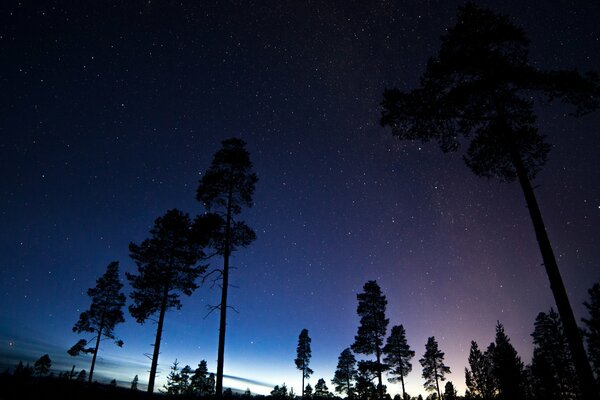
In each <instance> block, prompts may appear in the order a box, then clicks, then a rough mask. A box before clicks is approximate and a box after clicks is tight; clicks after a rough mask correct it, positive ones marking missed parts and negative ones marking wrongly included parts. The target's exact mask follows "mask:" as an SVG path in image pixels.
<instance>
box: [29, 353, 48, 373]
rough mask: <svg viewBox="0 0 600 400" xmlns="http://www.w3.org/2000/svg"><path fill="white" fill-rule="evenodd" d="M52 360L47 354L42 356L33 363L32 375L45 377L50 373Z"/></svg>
mask: <svg viewBox="0 0 600 400" xmlns="http://www.w3.org/2000/svg"><path fill="white" fill-rule="evenodd" d="M51 367H52V360H51V359H50V356H49V355H48V354H44V355H43V356H41V357H40V358H38V359H37V360H36V362H35V363H33V374H34V375H35V376H46V375H48V374H49V373H50V368H51Z"/></svg>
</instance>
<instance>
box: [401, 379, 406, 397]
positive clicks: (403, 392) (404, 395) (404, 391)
mask: <svg viewBox="0 0 600 400" xmlns="http://www.w3.org/2000/svg"><path fill="white" fill-rule="evenodd" d="M400 382H401V383H402V400H406V390H405V389H404V375H400Z"/></svg>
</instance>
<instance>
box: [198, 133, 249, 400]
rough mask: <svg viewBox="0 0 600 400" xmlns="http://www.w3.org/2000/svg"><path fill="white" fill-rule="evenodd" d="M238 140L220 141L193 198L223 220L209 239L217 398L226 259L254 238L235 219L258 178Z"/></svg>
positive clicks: (222, 347) (224, 315)
mask: <svg viewBox="0 0 600 400" xmlns="http://www.w3.org/2000/svg"><path fill="white" fill-rule="evenodd" d="M245 146H246V143H245V142H244V141H243V140H241V139H236V138H231V139H227V140H224V141H222V148H221V149H220V150H219V151H217V152H216V153H215V155H214V157H213V160H212V163H211V165H210V167H209V168H208V170H207V171H206V173H205V174H204V175H203V176H202V178H201V179H200V182H199V185H198V189H197V191H196V199H197V200H198V201H200V202H202V203H203V204H204V206H205V207H206V208H207V209H208V210H209V211H215V212H216V213H217V214H218V215H220V216H221V218H222V219H223V220H224V223H223V224H222V226H221V229H220V230H219V231H218V232H217V234H216V235H215V236H214V239H213V246H214V247H215V249H216V250H217V253H218V254H219V255H222V256H223V269H222V270H220V271H219V272H220V277H221V279H222V283H221V302H220V303H219V305H218V306H216V307H215V309H217V308H218V309H219V311H220V321H219V348H218V356H217V387H216V395H217V398H221V396H222V392H223V364H224V356H225V329H226V326H227V292H228V289H229V258H230V256H231V253H233V252H234V251H235V250H237V249H238V248H239V247H246V246H248V245H249V244H250V243H252V242H253V241H254V240H255V239H256V234H255V233H254V231H253V230H252V229H251V228H250V227H249V226H247V225H246V224H245V223H244V222H243V221H236V220H235V218H234V217H235V216H236V215H238V214H240V213H241V212H242V207H244V206H246V207H252V196H253V195H254V188H255V185H256V182H257V181H258V177H257V176H256V174H255V173H253V172H251V171H252V162H251V161H250V155H249V153H248V151H247V150H246V148H245Z"/></svg>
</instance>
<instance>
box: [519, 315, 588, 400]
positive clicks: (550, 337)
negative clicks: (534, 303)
mask: <svg viewBox="0 0 600 400" xmlns="http://www.w3.org/2000/svg"><path fill="white" fill-rule="evenodd" d="M531 336H532V337H533V345H534V349H533V358H532V360H531V367H530V380H531V381H532V382H531V383H532V385H533V386H534V391H533V392H534V396H535V398H537V399H540V400H541V399H545V400H559V399H574V398H576V397H578V392H579V391H578V390H577V388H578V386H579V385H577V375H576V374H575V367H574V366H573V361H572V358H571V353H570V352H569V347H568V345H567V341H566V338H565V335H564V332H563V328H562V324H561V321H560V317H559V316H558V314H557V313H556V311H554V309H550V312H548V313H543V312H541V313H539V314H538V315H537V317H536V319H535V324H534V330H533V333H532V334H531Z"/></svg>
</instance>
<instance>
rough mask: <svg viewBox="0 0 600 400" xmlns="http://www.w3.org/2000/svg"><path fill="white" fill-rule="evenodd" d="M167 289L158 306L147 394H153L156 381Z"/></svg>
mask: <svg viewBox="0 0 600 400" xmlns="http://www.w3.org/2000/svg"><path fill="white" fill-rule="evenodd" d="M168 295H169V289H168V288H165V290H164V293H163V299H162V303H161V305H160V314H159V317H158V326H157V327H156V338H155V339H154V352H153V354H152V364H151V366H150V377H149V378H148V394H152V393H154V381H155V379H156V369H157V368H158V355H159V354H160V340H161V337H162V330H163V324H164V322H165V312H166V310H167V297H168Z"/></svg>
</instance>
